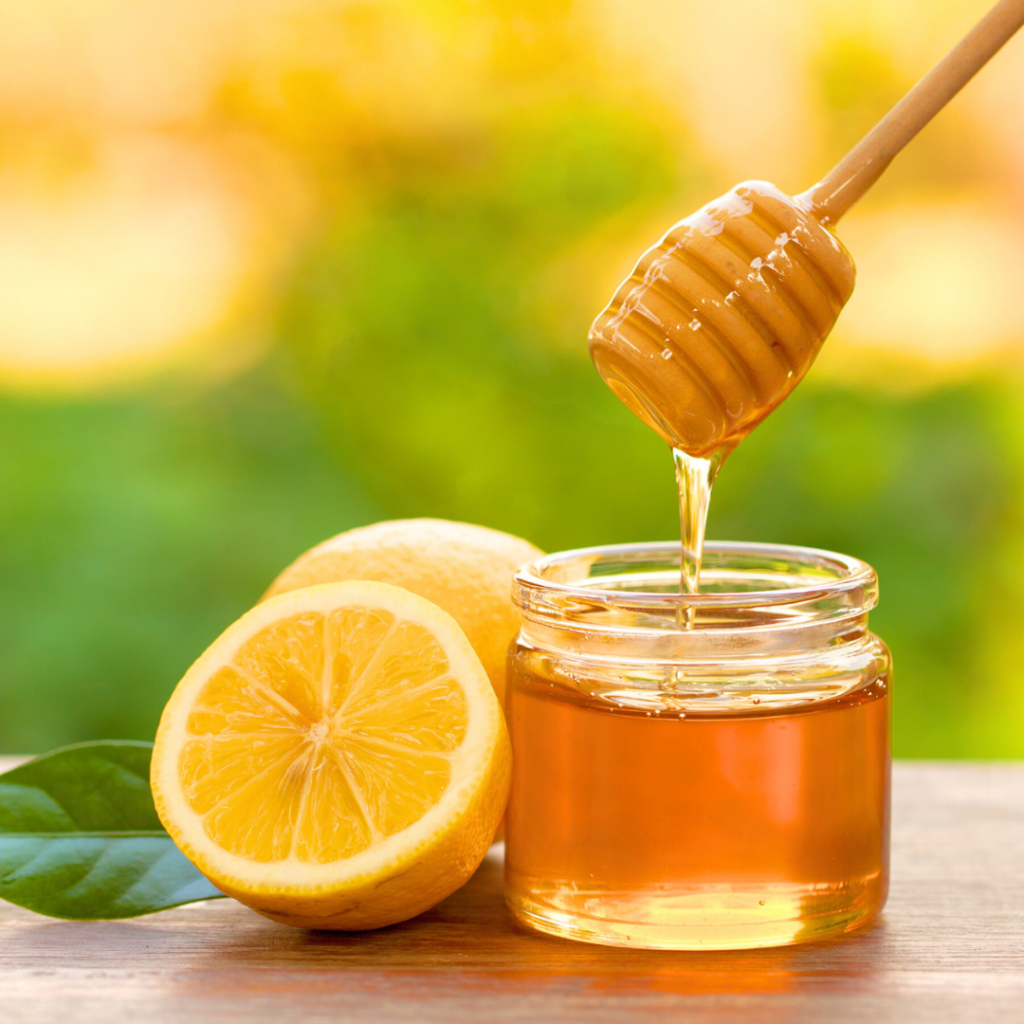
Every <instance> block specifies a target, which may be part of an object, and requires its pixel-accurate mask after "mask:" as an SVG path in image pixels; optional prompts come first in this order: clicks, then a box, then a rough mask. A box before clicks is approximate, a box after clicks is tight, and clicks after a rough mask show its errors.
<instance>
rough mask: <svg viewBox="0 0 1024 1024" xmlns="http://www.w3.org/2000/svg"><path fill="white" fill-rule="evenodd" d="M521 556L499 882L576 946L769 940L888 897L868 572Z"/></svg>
mask: <svg viewBox="0 0 1024 1024" xmlns="http://www.w3.org/2000/svg"><path fill="white" fill-rule="evenodd" d="M679 563H680V559H679V545H678V543H676V544H668V543H666V544H630V545H622V546H616V547H604V548H591V549H588V550H579V551H569V552H563V553H560V554H555V555H551V556H549V557H546V558H544V559H542V560H540V561H538V562H537V563H535V564H532V565H527V566H524V567H523V568H522V569H521V570H520V571H519V572H518V573H517V574H516V577H515V583H514V588H513V589H514V598H515V601H516V604H517V605H518V607H519V609H520V611H521V612H522V616H523V624H522V630H521V632H520V634H519V636H518V638H517V640H516V642H515V644H514V645H513V648H512V650H511V652H510V655H509V668H510V672H509V677H508V680H509V682H508V693H507V697H506V705H507V706H506V711H507V717H508V724H509V729H510V732H511V736H512V750H513V781H512V795H511V798H510V801H509V806H508V812H507V819H506V821H507V825H506V847H505V895H506V899H507V901H508V904H509V906H510V907H511V909H512V911H513V913H514V914H515V915H516V917H517V918H518V919H519V920H520V921H522V922H523V923H525V924H527V925H530V926H531V927H533V928H537V929H539V930H541V931H544V932H549V933H551V934H554V935H560V936H564V937H566V938H573V939H580V940H583V941H586V942H599V943H605V944H609V945H619V946H634V947H639V948H642V947H647V948H659V949H698V948H699V949H730V948H745V947H754V946H776V945H784V944H788V943H794V942H805V941H808V940H812V939H818V938H823V937H826V936H832V935H836V934H839V933H842V932H847V931H850V930H852V929H854V928H857V927H859V926H861V925H863V924H865V923H866V922H867V921H869V920H871V918H873V917H874V916H875V915H876V914H877V913H878V912H879V911H880V910H881V908H882V906H883V904H884V903H885V898H886V894H887V890H888V876H889V790H890V761H891V756H890V744H889V731H890V730H889V717H890V715H889V681H890V669H891V661H890V656H889V651H888V649H887V648H886V646H885V644H884V643H883V642H882V641H881V640H880V639H879V638H878V637H876V636H875V635H874V634H873V633H871V632H870V631H869V629H868V613H869V611H870V610H871V609H872V608H873V607H874V606H875V604H876V603H877V600H878V583H877V577H876V575H875V572H874V570H873V569H872V568H871V567H870V566H869V565H867V564H865V563H864V562H861V561H858V560H857V559H855V558H848V557H846V556H845V555H839V554H833V553H830V552H827V551H817V550H812V549H809V548H798V547H787V546H782V545H770V544H725V543H709V544H708V545H706V547H705V549H704V565H703V569H702V574H701V589H700V592H699V593H698V594H693V595H689V594H682V593H680V590H679V572H680V564H679Z"/></svg>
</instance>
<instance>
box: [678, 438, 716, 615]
mask: <svg viewBox="0 0 1024 1024" xmlns="http://www.w3.org/2000/svg"><path fill="white" fill-rule="evenodd" d="M672 458H673V460H674V461H675V464H676V483H677V484H678V485H679V525H680V530H681V535H682V543H681V547H680V552H679V593H680V594H696V593H697V592H698V591H699V590H700V563H701V558H702V556H703V554H704V527H705V526H706V524H707V520H708V505H709V503H710V501H711V488H712V486H713V485H714V482H715V477H716V476H717V475H718V470H719V468H720V467H721V465H722V460H723V458H724V456H723V453H722V452H720V451H718V452H712V454H711V456H710V457H709V458H706V459H701V458H698V457H697V456H695V455H688V454H687V453H686V452H684V451H682V450H681V449H679V448H673V449H672ZM676 620H677V622H678V623H679V628H680V629H691V628H692V627H693V608H692V607H691V606H690V605H689V604H687V603H685V602H680V605H679V611H678V612H677V613H676Z"/></svg>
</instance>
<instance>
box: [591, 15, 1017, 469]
mask: <svg viewBox="0 0 1024 1024" xmlns="http://www.w3.org/2000/svg"><path fill="white" fill-rule="evenodd" d="M1022 24H1024V0H1001V2H1000V3H998V4H997V5H996V6H995V7H994V8H992V10H991V11H989V13H988V14H987V15H986V16H985V17H984V18H983V19H982V20H981V21H980V22H979V23H978V24H977V25H976V26H975V27H974V29H972V30H971V32H969V33H968V34H967V36H965V37H964V39H963V40H961V42H960V43H959V44H958V45H957V46H956V47H955V48H954V49H953V50H952V51H951V52H950V53H949V54H948V55H947V56H946V57H945V58H944V59H943V60H942V61H941V62H940V63H939V64H938V65H937V66H936V67H935V68H934V69H933V70H932V71H931V72H930V73H929V74H928V75H927V76H925V78H923V79H922V80H921V81H920V82H918V84H917V85H916V86H914V88H913V89H911V90H910V92H909V93H907V95H906V96H904V97H903V99H902V100H900V102H899V103H898V104H897V105H896V106H895V107H894V108H893V109H892V110H891V111H890V112H889V113H888V114H887V115H886V116H885V117H884V118H883V119H882V120H881V121H880V122H879V123H878V124H877V125H876V126H875V127H874V128H873V129H872V130H871V131H870V132H869V133H868V134H867V135H866V136H865V137H864V138H863V139H861V141H860V142H859V143H858V144H857V145H856V146H854V148H853V149H852V150H851V151H850V152H849V153H848V154H847V155H846V156H845V157H844V158H843V159H842V160H841V161H840V162H839V163H838V164H836V166H835V167H834V168H832V170H831V171H829V173H828V174H827V175H826V176H825V178H824V179H823V180H822V181H820V182H819V183H818V184H816V185H814V186H812V187H811V188H810V189H808V190H807V191H806V192H804V193H802V194H800V195H798V196H795V197H794V196H788V195H786V194H785V193H784V192H780V191H779V190H778V189H777V188H775V187H774V186H772V185H769V184H767V183H766V182H761V181H747V182H743V183H742V184H740V185H737V186H736V187H735V188H734V189H732V190H731V191H730V192H727V193H726V194H725V195H724V196H722V197H721V198H719V199H716V200H714V201H713V202H711V203H708V205H707V206H705V207H703V208H702V209H701V210H698V211H697V212H696V213H694V214H692V215H691V216H689V217H687V218H686V219H685V220H682V221H680V222H679V223H678V224H676V225H675V226H674V227H672V228H671V229H670V230H669V231H668V233H667V234H666V235H665V236H664V238H662V239H661V241H660V242H659V243H658V244H657V245H655V246H654V247H653V248H651V249H648V250H647V252H645V253H644V254H643V256H641V258H640V261H639V262H638V263H637V265H636V267H635V269H634V270H633V273H632V274H631V275H630V277H629V278H628V279H627V280H626V281H625V282H623V284H622V285H621V286H620V287H619V289H618V291H617V292H616V293H615V295H614V297H613V298H612V301H611V302H610V303H609V304H608V306H607V307H606V308H605V309H604V311H603V312H602V313H601V315H600V316H599V317H598V318H597V319H596V320H595V321H594V324H593V326H592V327H591V329H590V354H591V357H592V358H593V360H594V363H595V365H596V366H597V369H598V371H599V372H600V373H601V376H602V377H603V378H604V380H605V382H606V383H607V384H608V385H609V387H611V389H612V390H613V391H614V392H615V394H616V395H617V396H618V397H619V398H620V399H621V400H622V401H623V402H624V403H625V404H626V405H627V406H628V407H629V408H630V409H631V410H632V411H633V412H634V413H636V415H637V416H639V417H640V418H641V419H642V420H643V421H644V422H645V423H647V425H648V426H650V427H652V428H653V429H654V430H656V431H657V432H658V433H659V434H660V435H661V436H662V437H663V438H664V439H665V440H666V441H668V443H669V444H670V445H672V447H673V448H676V449H679V450H681V451H683V452H686V453H687V454H689V455H691V456H696V457H699V458H710V457H711V456H712V455H714V456H715V458H716V459H717V460H720V459H721V458H724V456H725V455H727V454H728V453H729V452H730V451H731V450H732V449H733V448H735V446H736V445H737V444H739V442H740V441H742V440H743V438H744V437H746V436H747V434H749V433H750V431H751V430H753V429H754V427H756V426H757V424H758V423H760V422H761V420H763V419H764V418H765V416H767V415H768V414H769V413H770V412H771V411H772V410H773V409H774V408H776V406H778V405H779V403H780V402H782V401H783V400H784V399H785V398H786V396H787V395H788V394H789V393H790V392H791V391H792V390H793V388H794V387H796V385H797V384H798V383H799V382H800V380H801V379H802V378H803V376H804V374H805V373H807V371H808V370H809V369H810V367H811V364H812V363H813V362H814V358H815V356H816V355H817V354H818V350H819V349H820V348H821V344H822V342H823V341H824V340H825V338H826V336H827V335H828V333H829V331H830V330H831V329H832V326H833V325H834V324H835V322H836V319H837V317H838V316H839V313H840V311H841V310H842V308H843V306H844V305H845V304H846V302H847V300H848V299H849V298H850V295H851V293H852V292H853V285H854V275H855V271H854V265H853V260H852V259H851V258H850V254H849V253H848V252H847V251H846V249H845V248H844V247H843V245H842V243H841V242H840V241H839V240H838V239H837V238H836V236H835V235H834V234H833V233H832V230H831V229H832V227H833V226H834V225H835V224H836V222H837V221H838V220H839V218H840V217H842V215H843V214H844V213H846V211H847V210H848V209H849V208H850V207H851V206H852V205H853V204H854V203H855V202H856V201H857V200H858V199H859V198H860V197H861V196H862V195H863V194H864V193H865V192H866V191H867V190H868V189H869V188H870V187H871V186H872V185H873V184H874V183H875V181H877V179H878V177H879V176H880V175H881V173H882V172H883V171H884V170H885V168H886V167H888V165H889V163H890V162H891V161H892V159H893V157H895V156H896V154H897V153H899V151H900V150H901V149H902V148H903V147H904V146H905V145H906V144H907V143H908V142H910V140H911V139H912V138H913V137H914V136H915V135H916V134H917V133H918V132H919V131H920V130H921V129H922V128H923V127H924V126H925V125H926V124H927V123H928V122H929V121H930V120H931V119H932V118H933V117H934V116H935V115H936V114H937V113H938V112H939V111H940V110H941V109H942V108H943V107H944V106H945V105H946V104H947V103H948V102H949V101H950V99H952V98H953V96H955V95H956V94H957V93H958V92H959V91H960V89H962V88H963V86H964V85H966V84H967V82H968V81H969V80H970V79H971V78H972V77H973V76H974V75H975V74H976V73H977V72H978V71H979V70H980V68H981V67H982V66H983V65H984V64H985V63H986V62H987V61H988V60H989V59H990V58H991V57H992V56H993V55H994V54H995V53H996V52H997V51H998V50H999V49H1000V47H1001V46H1002V45H1003V44H1004V43H1005V42H1006V41H1007V40H1008V39H1009V38H1010V37H1011V36H1012V35H1013V34H1014V33H1015V32H1016V31H1017V29H1018V28H1020V27H1021V25H1022Z"/></svg>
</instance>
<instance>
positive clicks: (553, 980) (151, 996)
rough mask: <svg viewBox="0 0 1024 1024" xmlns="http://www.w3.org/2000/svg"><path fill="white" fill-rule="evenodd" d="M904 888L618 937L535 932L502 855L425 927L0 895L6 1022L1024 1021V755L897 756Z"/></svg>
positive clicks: (224, 906) (897, 868)
mask: <svg viewBox="0 0 1024 1024" xmlns="http://www.w3.org/2000/svg"><path fill="white" fill-rule="evenodd" d="M894 803H895V807H894V836H893V887H892V896H891V898H890V901H889V906H888V909H887V910H886V911H885V913H884V914H883V915H882V917H881V919H880V920H879V921H878V922H876V923H875V924H874V925H872V926H869V927H868V928H866V929H864V930H863V931H861V932H859V933H855V934H853V935H851V936H849V937H847V938H845V939H842V940H838V941H834V942H824V943H818V944H813V945H806V946H791V947H789V948H785V949H770V950H758V951H753V952H731V953H713V952H709V953H663V952H647V951H643V950H613V949H607V948H603V947H599V946H587V945H583V944H579V943H573V942H567V941H563V940H560V939H554V938H548V937H545V936H542V935H537V934H533V933H531V932H527V931H524V930H521V929H519V928H518V927H517V926H516V925H514V924H513V923H512V921H511V919H510V917H509V915H508V913H507V912H506V910H505V908H504V905H503V903H502V898H501V859H500V850H498V849H495V850H493V851H492V852H491V854H490V855H489V856H488V858H487V860H486V861H485V862H484V864H483V866H482V867H481V868H480V870H479V871H478V872H477V874H476V875H475V876H474V878H473V879H472V881H471V882H470V883H469V884H468V885H467V886H466V887H465V888H464V889H462V890H461V891H460V892H458V893H456V894H455V895H454V896H452V897H450V898H449V899H447V900H445V902H444V903H442V904H441V905H440V906H439V907H437V908H436V909H434V910H433V911H431V912H430V913H428V914H424V915H423V916H422V917H420V918H417V919H416V920H415V921H411V922H409V923H408V924H404V925H398V926H396V927H394V928H389V929H385V930H384V931H379V932H370V933H365V934H361V935H344V934H331V933H315V932H305V931H298V930H294V929H290V928H286V927H284V926H279V925H275V924H273V923H271V922H270V921H266V920H264V919H263V918H261V917H258V916H257V915H256V914H253V913H251V912H250V911H248V910H246V909H245V908H244V907H242V906H240V905H239V904H236V903H234V902H231V901H229V900H218V901H215V902H211V903H205V904H196V905H193V906H190V907H185V908H181V909H178V910H171V911H167V912H165V913H162V914H155V915H153V916H151V917H147V918H139V919H136V920H133V921H120V922H95V923H93V922H86V923H78V922H67V921H53V920H49V919H47V918H43V917H37V916H36V915H34V914H31V913H28V912H27V911H23V910H20V909H18V908H16V907H13V906H10V905H9V904H4V903H0V1021H3V1022H5V1024H15V1022H21V1021H31V1022H32V1024H36V1022H40V1021H44V1022H45V1021H76V1022H77V1021H97V1022H103V1024H115V1022H120V1021H132V1022H138V1021H141V1022H143V1024H151V1022H159V1024H163V1022H165V1021H169V1022H177V1021H182V1022H189V1024H199V1022H207V1021H218V1022H219V1021H238V1022H246V1024H260V1022H264V1021H266V1022H275V1024H277V1022H288V1021H303V1022H319V1021H325V1022H326V1021H331V1022H332V1024H333V1022H338V1021H345V1022H362V1021H367V1022H370V1021H373V1022H386V1021H411V1022H434V1021H439V1022H445V1024H458V1022H462V1021H481V1022H491V1021H530V1022H532V1024H538V1022H542V1021H559V1022H561V1021H579V1022H582V1024H603V1022H608V1024H612V1022H614V1024H624V1022H631V1021H644V1022H646V1021H676V1020H680V1021H688V1022H689V1021H696V1022H703V1021H743V1022H744V1024H773V1022H776V1021H778V1022H782V1021H785V1022H803V1021H807V1022H814V1024H841V1022H846V1021H858V1022H860V1021H865V1022H871V1024H884V1022H889V1021H892V1022H898V1024H915V1022H918V1021H921V1022H928V1024H937V1022H946V1021H968V1022H972V1024H974V1022H985V1021H1000V1022H1004V1021H1007V1022H1012V1021H1024V764H1021V765H980V764H950V763H946V764H924V763H904V764H899V765H898V766H897V767H896V769H895V773H894Z"/></svg>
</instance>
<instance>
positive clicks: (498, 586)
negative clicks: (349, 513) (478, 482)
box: [267, 519, 543, 700]
mask: <svg viewBox="0 0 1024 1024" xmlns="http://www.w3.org/2000/svg"><path fill="white" fill-rule="evenodd" d="M542 555H543V552H542V551H540V550H538V549H537V548H535V547H534V546H533V545H532V544H530V543H529V542H527V541H525V540H520V539H519V538H518V537H513V536H511V535H510V534H507V533H501V532H499V531H498V530H489V529H487V528H486V527H484V526H472V525H470V524H469V523H453V522H449V521H448V520H445V519H398V520H394V521H392V522H386V523H376V524H375V525H373V526H364V527H360V528H359V529H356V530H349V531H348V532H347V533H341V534H339V535H338V536H337V537H333V538H332V539H331V540H328V541H325V542H324V543H323V544H320V545H318V546H317V547H315V548H313V549H312V550H311V551H307V552H306V553H305V554H304V555H302V556H301V557H300V558H299V559H298V560H297V561H295V562H294V563H293V564H292V565H290V566H289V567H288V568H287V569H285V571H284V572H283V573H281V575H280V576H278V578H277V579H276V580H275V581H274V583H273V585H272V586H271V588H270V590H269V591H268V592H267V596H268V597H270V596H273V595H274V594H281V593H284V592H285V591H288V590H295V589H296V588H298V587H308V586H312V585H313V584H316V583H331V582H334V581H337V580H380V581H381V582H382V583H393V584H394V585H395V586H396V587H404V588H405V589H406V590H411V591H412V592H413V593H414V594H419V595H420V597H425V598H426V599H427V600H428V601H432V602H433V603H434V604H436V605H437V606H438V607H439V608H443V609H444V610H445V611H446V612H447V613H448V614H449V615H451V616H452V618H453V619H455V621H456V622H457V623H458V624H459V625H460V626H461V627H462V630H463V632H464V633H465V634H466V636H467V637H468V638H469V642H470V643H471V644H472V645H473V649H474V650H475V651H476V653H477V654H478V655H479V656H480V661H481V662H482V663H483V666H484V669H485V670H486V672H487V675H488V677H489V678H490V680H491V685H492V686H493V687H494V692H495V693H496V694H497V695H498V699H499V700H504V696H505V657H506V655H507V653H508V648H509V644H510V643H511V642H512V640H513V639H514V638H515V636H516V633H518V631H519V613H518V612H517V611H516V609H515V607H514V606H513V604H512V574H513V572H515V570H516V569H518V568H519V566H520V565H522V564H523V563H524V562H532V561H534V560H535V559H537V558H540V557H541V556H542Z"/></svg>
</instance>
